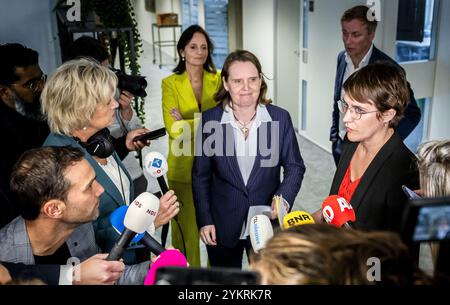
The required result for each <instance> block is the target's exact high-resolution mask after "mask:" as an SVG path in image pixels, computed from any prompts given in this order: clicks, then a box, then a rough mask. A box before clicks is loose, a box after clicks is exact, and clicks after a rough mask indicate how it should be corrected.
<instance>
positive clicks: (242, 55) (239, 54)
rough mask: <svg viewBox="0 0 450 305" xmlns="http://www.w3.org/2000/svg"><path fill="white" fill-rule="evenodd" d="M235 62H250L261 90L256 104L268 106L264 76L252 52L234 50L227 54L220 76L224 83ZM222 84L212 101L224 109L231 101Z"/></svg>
mask: <svg viewBox="0 0 450 305" xmlns="http://www.w3.org/2000/svg"><path fill="white" fill-rule="evenodd" d="M237 61H240V62H251V63H252V64H253V65H254V66H255V67H256V70H257V71H258V74H259V76H260V77H261V89H260V92H259V96H258V103H259V104H263V105H267V104H270V103H271V102H272V101H271V100H270V99H268V98H267V97H266V93H267V83H266V81H265V79H264V78H265V75H264V73H263V72H262V67H261V63H260V62H259V60H258V58H257V57H256V56H255V54H253V53H252V52H250V51H247V50H236V51H234V52H231V53H230V54H228V56H227V58H226V59H225V62H224V63H223V68H222V71H221V74H220V76H221V78H222V79H224V80H225V81H228V77H229V76H230V66H231V65H232V64H233V63H235V62H237ZM223 83H224V82H223V81H222V82H221V83H220V87H219V90H218V91H217V92H216V94H215V95H214V100H215V101H216V102H218V103H222V105H223V107H224V108H225V106H226V105H228V104H229V102H230V101H231V95H230V93H229V92H228V91H227V90H225V86H224V84H223Z"/></svg>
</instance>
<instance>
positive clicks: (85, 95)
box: [41, 59, 117, 135]
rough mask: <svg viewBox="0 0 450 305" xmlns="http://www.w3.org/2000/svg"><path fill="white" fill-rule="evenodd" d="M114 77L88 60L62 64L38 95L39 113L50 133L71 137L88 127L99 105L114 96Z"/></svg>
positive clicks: (115, 84)
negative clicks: (46, 122) (75, 131)
mask: <svg viewBox="0 0 450 305" xmlns="http://www.w3.org/2000/svg"><path fill="white" fill-rule="evenodd" d="M116 86H117V76H116V75H115V74H114V72H112V71H111V70H110V69H108V68H106V67H102V66H101V65H99V64H97V63H95V62H93V61H90V60H88V59H76V60H71V61H68V62H66V63H64V64H63V65H61V66H60V67H59V68H58V69H57V70H56V72H55V73H54V74H53V75H52V76H51V78H50V79H49V80H48V81H47V83H46V85H45V87H44V90H43V91H42V94H41V107H42V113H43V114H44V115H45V116H46V117H47V121H48V125H49V127H50V130H51V131H52V132H54V133H61V134H65V135H70V134H71V133H72V132H73V131H74V130H77V129H81V128H83V127H84V126H86V125H88V124H89V121H90V120H91V119H92V117H93V116H94V113H95V110H96V107H97V105H98V104H107V103H109V102H110V101H111V98H112V97H113V96H114V94H115V91H116Z"/></svg>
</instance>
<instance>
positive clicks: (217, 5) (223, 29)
mask: <svg viewBox="0 0 450 305" xmlns="http://www.w3.org/2000/svg"><path fill="white" fill-rule="evenodd" d="M204 1H205V29H206V31H207V32H208V34H209V36H210V38H211V39H212V41H213V42H214V54H213V60H214V64H215V65H216V67H217V68H218V69H222V66H223V62H224V61H225V58H226V57H227V55H228V0H204Z"/></svg>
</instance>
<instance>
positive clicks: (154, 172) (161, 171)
mask: <svg viewBox="0 0 450 305" xmlns="http://www.w3.org/2000/svg"><path fill="white" fill-rule="evenodd" d="M144 169H145V170H146V171H147V173H148V174H149V175H150V176H152V177H153V178H156V179H157V180H158V184H159V187H160V188H161V192H162V194H163V195H164V194H165V193H167V192H168V191H169V188H168V187H167V183H166V180H165V179H164V175H165V174H166V173H167V170H168V169H169V166H168V165H167V160H166V158H164V156H163V155H162V154H161V153H159V152H156V151H151V152H149V153H148V154H147V155H146V156H145V159H144Z"/></svg>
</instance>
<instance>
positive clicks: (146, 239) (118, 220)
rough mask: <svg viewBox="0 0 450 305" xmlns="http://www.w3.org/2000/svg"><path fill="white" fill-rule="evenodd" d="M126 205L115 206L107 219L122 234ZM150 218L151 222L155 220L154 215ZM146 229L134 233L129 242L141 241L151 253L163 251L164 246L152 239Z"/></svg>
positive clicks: (158, 253)
mask: <svg viewBox="0 0 450 305" xmlns="http://www.w3.org/2000/svg"><path fill="white" fill-rule="evenodd" d="M127 210H128V207H127V206H126V205H123V206H121V207H119V208H117V209H116V210H115V211H114V212H112V213H111V215H110V217H109V220H110V221H111V225H112V227H113V229H114V230H115V231H116V232H117V234H119V235H120V234H122V232H123V230H124V229H125V225H124V223H123V222H124V220H125V215H126V213H127ZM150 217H151V218H152V224H153V221H154V220H155V217H156V215H151V216H150ZM148 231H149V230H148V229H147V231H146V232H144V233H141V234H136V235H135V237H134V238H133V240H132V241H131V242H133V243H137V242H139V241H140V242H141V243H142V244H143V245H144V246H145V247H146V248H147V249H148V250H149V251H151V252H152V253H154V254H156V255H160V254H161V252H163V251H164V250H166V249H164V247H163V246H162V245H161V244H160V243H158V241H157V240H156V239H154V238H153V237H152V236H151V235H150V234H149V233H148Z"/></svg>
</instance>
